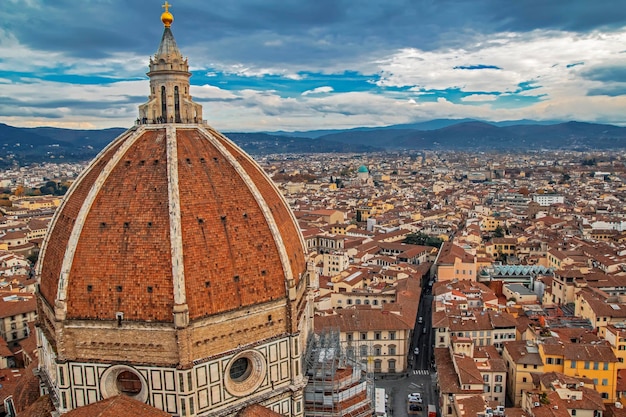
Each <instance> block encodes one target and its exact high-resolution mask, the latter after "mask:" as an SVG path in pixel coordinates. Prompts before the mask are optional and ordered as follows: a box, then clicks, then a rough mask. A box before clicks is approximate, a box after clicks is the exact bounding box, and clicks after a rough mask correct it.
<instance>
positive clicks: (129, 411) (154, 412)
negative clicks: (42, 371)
mask: <svg viewBox="0 0 626 417" xmlns="http://www.w3.org/2000/svg"><path fill="white" fill-rule="evenodd" d="M63 416H65V417H119V416H128V417H131V416H132V417H171V414H170V413H166V412H165V411H161V410H159V409H156V408H154V407H152V406H150V405H148V404H145V403H142V402H140V401H137V400H134V399H132V398H130V397H127V396H126V395H117V396H115V397H111V398H108V399H106V400H102V401H98V402H96V403H93V404H89V405H86V406H83V407H79V408H76V409H74V410H72V411H69V412H67V413H65V414H63Z"/></svg>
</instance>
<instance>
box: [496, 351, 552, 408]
mask: <svg viewBox="0 0 626 417" xmlns="http://www.w3.org/2000/svg"><path fill="white" fill-rule="evenodd" d="M503 345H504V349H503V351H502V359H504V361H505V363H506V368H507V378H506V388H507V394H508V395H509V397H510V398H511V399H512V400H513V403H514V404H515V406H520V404H521V402H522V397H523V394H524V392H526V391H530V390H532V389H533V378H532V374H533V373H534V374H540V373H543V372H544V362H543V360H542V358H541V355H540V354H539V349H538V348H537V345H535V344H534V343H532V342H530V341H524V340H516V341H511V342H504V343H503Z"/></svg>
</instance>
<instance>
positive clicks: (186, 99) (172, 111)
mask: <svg viewBox="0 0 626 417" xmlns="http://www.w3.org/2000/svg"><path fill="white" fill-rule="evenodd" d="M170 7H171V6H170V4H169V3H168V2H167V1H166V2H165V4H164V5H163V8H164V9H165V11H164V12H163V14H162V15H161V21H162V22H163V26H164V30H163V36H162V37H161V44H160V45H159V49H158V50H157V52H156V54H155V55H154V57H150V71H149V72H148V73H147V75H148V77H150V97H149V100H148V102H147V103H144V104H142V105H140V106H139V121H140V123H141V124H154V123H202V106H201V105H200V104H197V103H194V102H193V101H192V99H191V95H190V94H189V77H191V73H190V72H189V64H188V63H187V59H186V58H183V56H182V54H181V53H180V50H179V49H178V46H177V45H176V41H175V40H174V35H173V34H172V29H171V26H172V22H173V21H174V16H173V15H172V13H170V11H169V8H170Z"/></svg>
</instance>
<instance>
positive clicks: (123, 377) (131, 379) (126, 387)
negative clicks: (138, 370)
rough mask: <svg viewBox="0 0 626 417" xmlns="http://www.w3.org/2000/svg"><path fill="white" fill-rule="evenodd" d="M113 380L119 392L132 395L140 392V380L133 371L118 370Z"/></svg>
mask: <svg viewBox="0 0 626 417" xmlns="http://www.w3.org/2000/svg"><path fill="white" fill-rule="evenodd" d="M115 382H116V386H117V390H118V391H119V392H120V394H124V395H127V396H129V397H134V396H135V395H137V394H139V393H140V392H141V380H140V379H139V377H138V376H137V375H136V374H135V373H134V372H130V371H123V372H120V373H119V375H118V376H117V379H116V381H115Z"/></svg>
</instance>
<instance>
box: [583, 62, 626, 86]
mask: <svg viewBox="0 0 626 417" xmlns="http://www.w3.org/2000/svg"><path fill="white" fill-rule="evenodd" d="M583 76H584V77H585V78H587V79H589V80H592V81H603V82H624V83H626V68H624V67H622V66H619V67H618V66H614V67H596V68H591V69H589V70H587V71H585V72H584V73H583Z"/></svg>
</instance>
